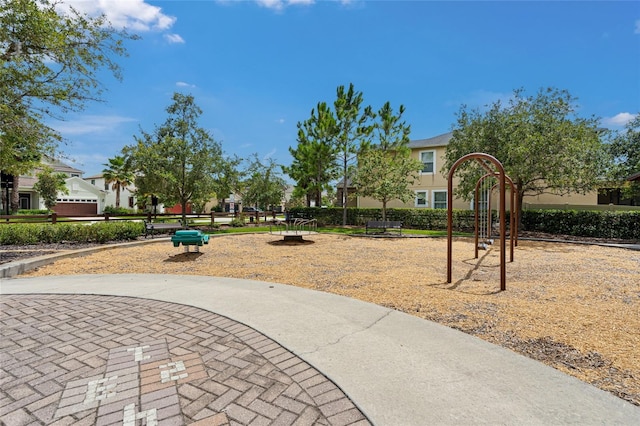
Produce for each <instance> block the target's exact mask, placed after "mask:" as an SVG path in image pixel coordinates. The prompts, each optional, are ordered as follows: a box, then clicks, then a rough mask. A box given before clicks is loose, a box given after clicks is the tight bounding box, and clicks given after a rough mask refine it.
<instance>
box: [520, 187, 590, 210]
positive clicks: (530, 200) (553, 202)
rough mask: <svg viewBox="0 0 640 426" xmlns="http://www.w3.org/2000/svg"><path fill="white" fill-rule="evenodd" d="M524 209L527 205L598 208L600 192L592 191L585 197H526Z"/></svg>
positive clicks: (547, 195) (546, 195) (544, 195)
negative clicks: (566, 205) (567, 205)
mask: <svg viewBox="0 0 640 426" xmlns="http://www.w3.org/2000/svg"><path fill="white" fill-rule="evenodd" d="M522 204H523V208H527V204H535V205H540V204H544V205H550V206H562V205H565V204H569V205H577V206H597V205H598V192H597V191H592V192H589V193H587V194H585V195H582V194H571V195H554V194H541V195H536V196H528V197H524V199H523V200H522Z"/></svg>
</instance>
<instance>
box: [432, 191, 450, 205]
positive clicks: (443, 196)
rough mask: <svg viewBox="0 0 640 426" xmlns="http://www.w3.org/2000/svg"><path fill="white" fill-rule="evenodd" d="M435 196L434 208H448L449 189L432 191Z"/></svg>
mask: <svg viewBox="0 0 640 426" xmlns="http://www.w3.org/2000/svg"><path fill="white" fill-rule="evenodd" d="M431 196H432V197H433V203H432V205H433V208H434V209H446V208H447V191H431Z"/></svg>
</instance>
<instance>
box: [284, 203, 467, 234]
mask: <svg viewBox="0 0 640 426" xmlns="http://www.w3.org/2000/svg"><path fill="white" fill-rule="evenodd" d="M290 214H291V216H292V217H299V218H304V219H317V221H318V226H340V225H342V208H340V207H329V208H317V207H296V208H293V209H291V211H290ZM473 215H474V212H473V211H471V210H454V211H453V228H454V231H456V232H471V231H473V228H474V216H473ZM381 219H382V211H381V210H380V209H374V208H366V209H361V208H353V207H350V208H348V209H347V225H355V226H364V225H365V224H366V223H367V221H369V220H381ZM387 220H399V221H401V222H402V226H403V227H404V228H411V229H430V230H446V229H447V210H445V209H387Z"/></svg>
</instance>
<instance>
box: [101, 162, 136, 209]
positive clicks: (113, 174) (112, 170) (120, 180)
mask: <svg viewBox="0 0 640 426" xmlns="http://www.w3.org/2000/svg"><path fill="white" fill-rule="evenodd" d="M103 165H104V166H107V168H106V169H104V170H102V177H103V178H104V180H105V182H106V183H107V184H109V183H110V184H112V185H111V189H113V190H114V191H116V208H118V207H120V191H121V190H123V189H126V188H127V186H128V185H131V183H132V182H133V180H134V178H135V176H134V175H133V172H131V170H130V169H129V167H128V164H127V162H126V161H125V158H124V156H121V155H116V156H115V157H113V158H110V159H109V163H108V164H103Z"/></svg>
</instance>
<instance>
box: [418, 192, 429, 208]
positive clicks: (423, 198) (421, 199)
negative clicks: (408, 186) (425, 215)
mask: <svg viewBox="0 0 640 426" xmlns="http://www.w3.org/2000/svg"><path fill="white" fill-rule="evenodd" d="M427 200H428V198H427V191H416V207H429V202H428V201H427Z"/></svg>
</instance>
